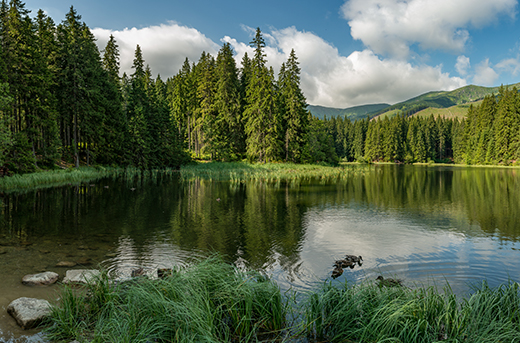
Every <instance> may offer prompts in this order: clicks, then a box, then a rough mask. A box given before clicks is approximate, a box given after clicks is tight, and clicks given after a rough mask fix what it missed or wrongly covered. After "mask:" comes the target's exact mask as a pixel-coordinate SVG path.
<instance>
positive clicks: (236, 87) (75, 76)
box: [0, 0, 520, 173]
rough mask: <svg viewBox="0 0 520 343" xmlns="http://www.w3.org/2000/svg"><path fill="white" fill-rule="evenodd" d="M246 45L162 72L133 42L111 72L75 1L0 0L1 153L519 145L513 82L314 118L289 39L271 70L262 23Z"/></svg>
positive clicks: (415, 154) (518, 102)
mask: <svg viewBox="0 0 520 343" xmlns="http://www.w3.org/2000/svg"><path fill="white" fill-rule="evenodd" d="M250 44H251V47H252V48H253V49H254V54H253V55H252V56H248V55H247V54H246V55H244V57H243V59H242V61H241V67H239V66H238V65H237V64H236V62H235V59H234V51H233V49H232V47H231V46H230V45H229V44H228V43H225V44H224V45H223V46H222V47H221V49H220V50H219V52H218V54H217V56H216V57H215V56H212V55H210V54H208V53H206V52H202V54H201V56H200V59H199V60H198V61H196V62H191V61H189V60H188V59H186V61H185V62H184V64H183V66H182V67H181V69H180V70H179V72H178V74H177V75H174V76H171V77H168V78H166V79H165V80H164V81H163V79H162V78H161V76H159V75H158V76H157V77H155V78H154V77H153V74H152V70H151V69H150V67H149V66H148V65H147V64H146V62H145V60H144V59H143V52H142V51H141V48H140V47H139V46H137V47H136V49H135V54H134V60H133V66H132V73H131V74H130V75H127V74H126V73H124V74H123V75H122V76H120V68H119V64H120V62H119V51H118V44H117V41H116V39H115V38H114V37H113V36H111V37H110V40H109V41H108V43H107V45H106V46H105V48H104V49H103V50H102V51H99V50H98V48H97V45H96V42H95V37H94V35H93V34H92V32H91V31H90V29H89V27H88V26H87V25H86V24H85V23H84V22H82V21H81V16H80V15H79V14H78V13H77V12H76V11H75V9H74V8H73V7H71V8H70V11H69V12H68V13H67V15H66V17H65V19H64V20H63V21H62V22H61V23H59V24H56V23H55V22H54V21H53V20H52V19H51V18H50V17H48V16H46V15H45V14H44V12H43V11H42V10H40V11H38V13H37V14H36V16H34V17H32V16H31V14H30V13H29V11H28V10H27V9H26V8H25V4H24V3H23V2H22V1H20V0H10V1H9V2H8V1H6V0H2V2H1V7H0V166H5V167H7V168H9V170H11V171H13V172H16V173H27V172H33V171H36V170H37V169H42V168H44V169H45V168H52V167H53V166H54V165H55V164H56V163H57V162H58V161H65V162H68V163H72V164H74V165H75V166H76V167H79V165H80V164H82V165H92V164H96V165H115V166H135V167H138V168H164V167H173V168H178V167H179V166H180V165H182V164H184V163H187V162H188V161H190V160H191V159H193V158H201V159H208V160H220V161H232V160H243V159H247V160H248V161H251V162H273V161H288V162H295V163H316V162H325V163H329V164H335V163H337V162H338V161H339V160H340V159H342V160H345V161H363V162H374V161H391V162H404V163H413V162H428V161H437V162H441V161H442V162H452V161H454V162H456V163H467V164H506V165H509V164H512V163H514V162H515V161H516V160H517V159H518V157H519V155H520V139H519V137H520V135H519V130H520V118H519V116H520V99H519V95H518V92H517V90H516V89H508V88H505V87H502V88H501V89H500V91H499V94H497V95H496V96H489V97H486V98H485V99H484V101H483V102H482V103H481V105H479V106H475V107H473V106H472V107H470V109H469V111H468V114H467V117H466V118H465V119H462V120H458V119H444V118H440V117H439V118H434V117H429V118H421V117H415V116H413V117H412V116H410V117H409V116H407V115H406V114H401V115H398V116H395V117H392V118H388V117H385V118H384V119H380V118H378V119H372V120H369V118H367V119H365V120H358V121H355V122H352V121H350V120H348V119H343V118H328V119H327V118H326V119H324V120H319V119H317V118H314V117H313V116H312V115H311V114H310V112H309V111H308V110H307V104H306V99H305V96H304V94H303V92H302V90H301V89H300V68H299V63H298V58H297V56H296V53H295V51H294V50H293V51H292V52H291V53H290V55H289V58H288V59H287V61H286V62H285V63H283V64H282V65H281V66H280V72H279V73H278V75H275V73H274V70H273V68H272V67H268V64H267V59H266V54H265V51H264V48H265V41H264V39H263V37H262V33H261V31H260V29H257V31H256V35H255V37H254V39H253V40H252V42H251V43H250ZM345 82H348V80H345Z"/></svg>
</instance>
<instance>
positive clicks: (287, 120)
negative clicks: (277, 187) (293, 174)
mask: <svg viewBox="0 0 520 343" xmlns="http://www.w3.org/2000/svg"><path fill="white" fill-rule="evenodd" d="M298 64H299V63H298V59H297V57H296V53H295V52H294V49H293V50H291V53H290V55H289V59H288V60H287V63H286V64H284V65H283V66H282V68H281V70H280V77H279V88H280V95H281V106H283V112H282V118H283V123H284V129H285V134H284V136H285V137H284V141H285V146H284V150H285V160H286V161H292V162H299V161H300V160H301V156H302V150H303V147H304V145H305V140H306V135H307V130H308V122H307V103H306V100H305V96H304V95H303V92H302V90H301V89H300V73H301V69H300V67H299V66H298Z"/></svg>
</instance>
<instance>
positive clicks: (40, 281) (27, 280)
mask: <svg viewBox="0 0 520 343" xmlns="http://www.w3.org/2000/svg"><path fill="white" fill-rule="evenodd" d="M58 278H59V275H58V274H57V273H54V272H45V273H39V274H29V275H25V276H24V277H23V278H22V283H23V284H24V285H27V286H48V285H52V284H53V283H55V282H56V281H58Z"/></svg>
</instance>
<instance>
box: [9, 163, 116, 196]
mask: <svg viewBox="0 0 520 343" xmlns="http://www.w3.org/2000/svg"><path fill="white" fill-rule="evenodd" d="M123 170H124V169H121V168H103V167H98V168H96V167H81V168H79V169H75V168H70V169H60V170H47V171H40V172H36V173H31V174H23V175H13V176H10V177H3V178H0V191H2V192H5V191H7V192H11V191H23V190H28V189H32V188H45V187H55V186H64V185H67V184H74V183H81V182H92V181H94V180H98V179H100V178H104V177H107V176H110V175H113V174H115V173H121V172H122V171H123Z"/></svg>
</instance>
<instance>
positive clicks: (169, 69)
mask: <svg viewBox="0 0 520 343" xmlns="http://www.w3.org/2000/svg"><path fill="white" fill-rule="evenodd" d="M92 32H93V33H94V35H95V36H96V38H97V39H98V46H99V49H100V50H102V49H104V48H105V46H106V43H107V41H108V39H109V37H110V35H111V34H113V35H114V37H115V39H116V41H117V44H118V45H119V52H120V60H121V72H126V73H127V74H131V73H132V72H133V71H132V69H131V68H132V64H133V60H134V52H135V48H136V46H137V45H138V44H139V46H140V47H141V50H142V51H143V58H144V60H145V63H146V64H149V65H150V67H151V69H152V73H153V74H154V75H157V74H161V77H163V79H165V78H167V77H170V76H173V75H175V74H177V73H178V71H179V69H180V68H181V66H182V63H183V62H184V60H185V59H186V57H188V59H189V60H190V61H192V62H196V61H198V60H199V57H200V55H201V53H202V51H206V52H208V53H210V54H212V55H216V52H217V51H218V49H219V46H218V45H217V44H216V43H214V42H213V41H212V40H211V39H209V38H207V37H206V36H205V35H203V34H202V33H200V32H199V31H197V30H196V29H193V28H189V27H186V26H181V25H178V24H177V23H175V22H169V23H168V24H162V25H159V26H150V27H144V28H140V29H137V28H135V27H134V28H131V29H128V28H126V29H124V30H122V31H111V30H106V29H100V28H96V29H93V30H92Z"/></svg>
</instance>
